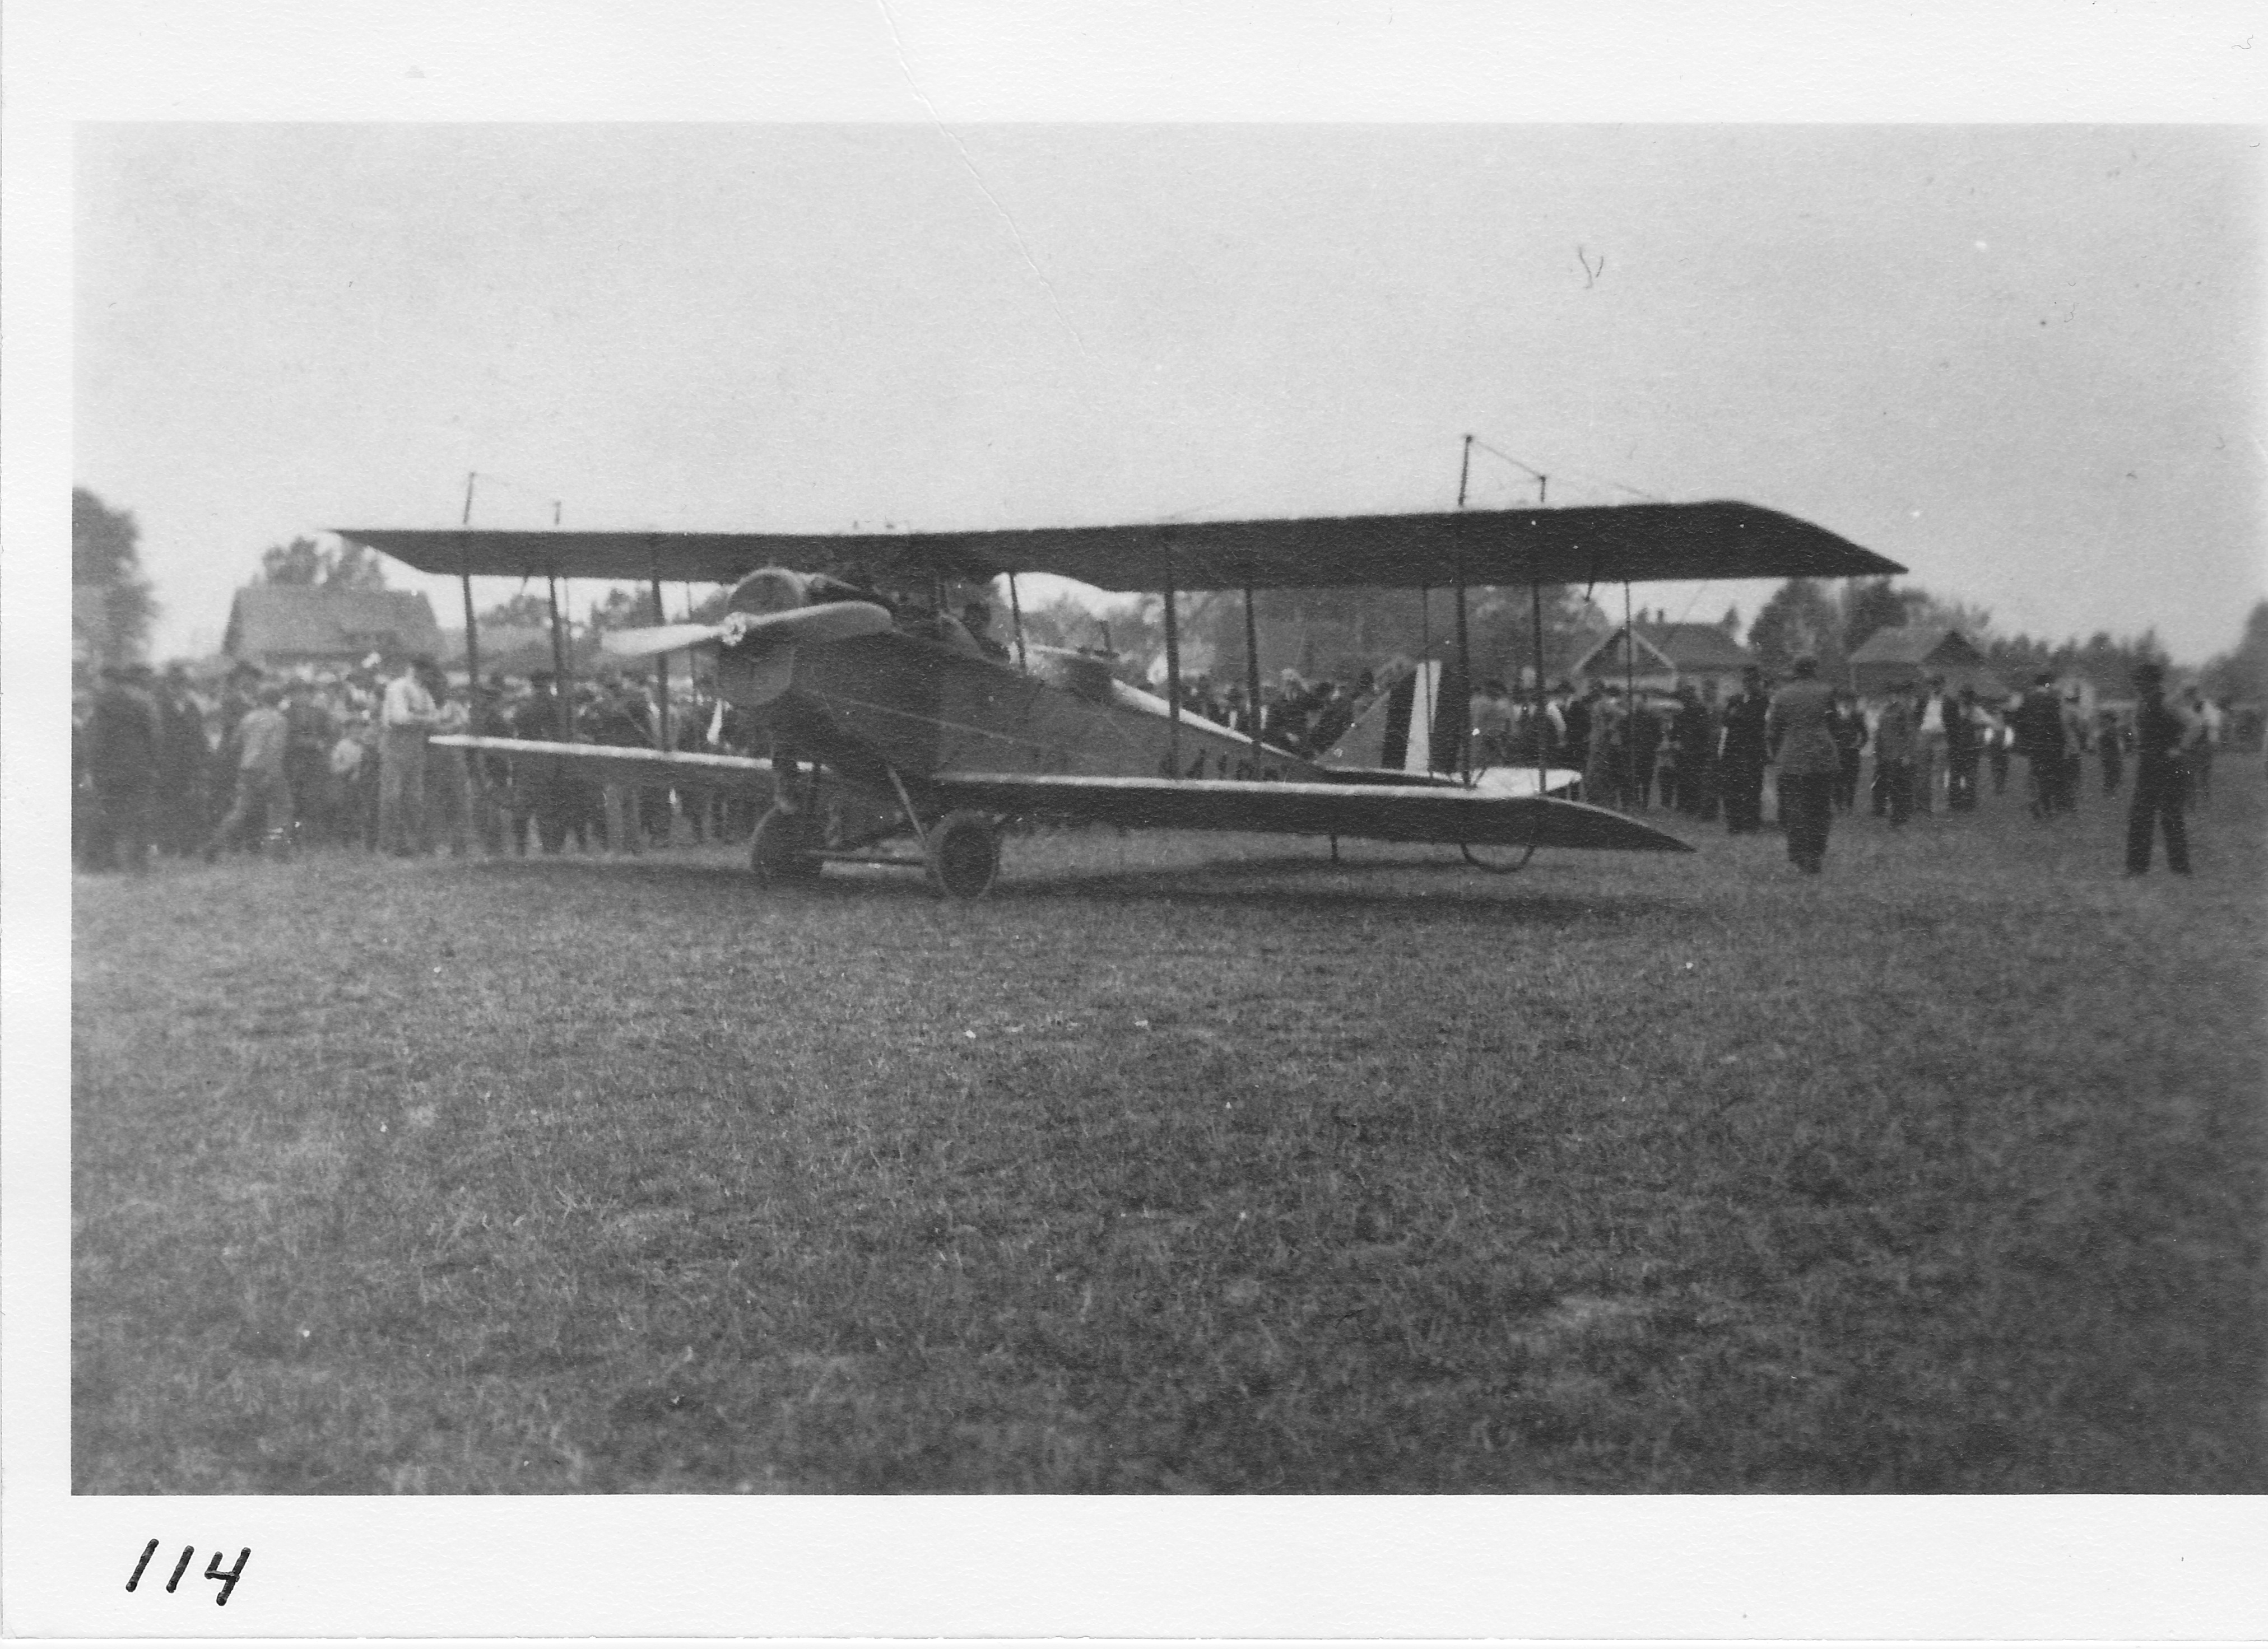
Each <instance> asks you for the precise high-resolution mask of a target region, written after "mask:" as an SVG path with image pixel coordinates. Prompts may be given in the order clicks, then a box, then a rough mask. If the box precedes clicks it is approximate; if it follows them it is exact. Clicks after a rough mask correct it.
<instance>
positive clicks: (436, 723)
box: [424, 669, 473, 858]
mask: <svg viewBox="0 0 2268 1649" xmlns="http://www.w3.org/2000/svg"><path fill="white" fill-rule="evenodd" d="M424 688H425V692H426V695H427V696H428V697H430V698H431V699H432V701H433V725H432V726H431V728H429V729H428V730H427V732H428V738H429V740H430V738H431V734H433V733H462V732H468V731H469V730H470V728H471V726H472V725H473V723H472V711H471V710H469V709H468V707H467V705H466V703H465V701H464V700H463V699H462V698H460V697H459V696H457V695H456V694H455V693H453V691H451V689H450V687H449V681H448V678H447V677H446V676H445V675H443V674H441V672H440V671H439V670H438V669H437V670H435V671H433V672H432V673H431V674H428V675H427V676H426V677H425V679H424ZM425 806H426V814H425V836H426V839H427V840H428V841H431V842H433V843H440V842H441V841H443V840H445V839H446V841H447V842H448V843H449V857H450V858H464V857H465V855H466V854H467V853H468V852H469V851H470V850H471V844H472V830H473V782H472V776H471V774H470V772H469V771H468V769H467V767H466V762H465V753H464V752H463V751H462V750H456V749H451V748H448V747H442V748H439V749H436V748H435V747H433V745H432V744H431V742H428V743H427V745H426V747H425Z"/></svg>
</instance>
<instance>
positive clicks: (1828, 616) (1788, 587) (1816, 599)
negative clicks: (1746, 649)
mask: <svg viewBox="0 0 2268 1649" xmlns="http://www.w3.org/2000/svg"><path fill="white" fill-rule="evenodd" d="M1842 616H1843V615H1841V614H1840V613H1838V612H1837V610H1836V607H1835V603H1834V602H1833V601H1832V600H1830V599H1829V597H1828V595H1827V593H1826V592H1825V591H1823V590H1822V589H1821V588H1820V587H1819V583H1818V581H1817V580H1816V579H1814V578H1790V579H1789V580H1788V581H1787V582H1786V584H1783V585H1780V587H1779V588H1778V589H1777V590H1775V591H1773V592H1772V595H1771V600H1768V601H1766V602H1765V603H1764V609H1763V611H1761V612H1759V613H1758V614H1757V615H1756V622H1755V623H1753V624H1751V625H1749V646H1750V647H1751V648H1753V649H1755V651H1756V656H1757V658H1758V659H1761V660H1762V661H1763V663H1764V668H1765V669H1767V670H1771V671H1774V672H1785V671H1786V669H1787V667H1788V666H1790V665H1792V664H1793V663H1794V662H1795V661H1796V660H1797V659H1800V658H1801V657H1803V656H1804V655H1805V654H1807V653H1808V654H1809V655H1810V656H1811V657H1813V658H1815V659H1818V660H1819V665H1820V668H1821V670H1822V672H1823V673H1824V674H1828V675H1830V676H1832V674H1833V673H1834V672H1835V670H1836V669H1837V668H1838V667H1839V666H1841V664H1842V662H1843V648H1842V631H1843V623H1842Z"/></svg>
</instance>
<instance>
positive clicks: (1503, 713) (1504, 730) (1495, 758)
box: [1317, 677, 1512, 768]
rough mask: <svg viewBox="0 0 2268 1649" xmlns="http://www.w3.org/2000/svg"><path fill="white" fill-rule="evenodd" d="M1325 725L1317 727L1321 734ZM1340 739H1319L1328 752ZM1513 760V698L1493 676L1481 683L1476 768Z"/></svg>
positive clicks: (1333, 736)
mask: <svg viewBox="0 0 2268 1649" xmlns="http://www.w3.org/2000/svg"><path fill="white" fill-rule="evenodd" d="M1322 725H1325V724H1323V723H1321V722H1319V723H1318V724H1317V726H1318V731H1319V732H1320V729H1321V727H1322ZM1342 731H1343V730H1342ZM1337 738H1338V734H1337V732H1333V733H1332V734H1331V737H1330V738H1329V740H1322V739H1321V738H1320V737H1319V739H1318V744H1319V746H1320V747H1321V748H1322V749H1326V750H1328V749H1329V748H1330V747H1331V745H1332V744H1333V743H1335V742H1337ZM1511 759H1512V695H1511V694H1510V693H1509V692H1508V691H1507V690H1506V688H1505V685H1504V683H1503V682H1501V681H1498V680H1496V679H1495V678H1494V677H1491V678H1490V679H1489V680H1488V681H1484V682H1483V683H1482V684H1481V696H1480V698H1479V699H1478V700H1477V701H1476V703H1474V705H1473V765H1474V766H1475V767H1483V768H1484V767H1502V766H1504V765H1505V763H1506V762H1509V761H1511Z"/></svg>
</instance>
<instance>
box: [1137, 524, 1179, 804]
mask: <svg viewBox="0 0 2268 1649" xmlns="http://www.w3.org/2000/svg"><path fill="white" fill-rule="evenodd" d="M1174 605H1175V603H1174V539H1173V534H1170V533H1169V534H1167V535H1166V765H1167V767H1169V768H1171V769H1173V774H1174V777H1175V778H1179V777H1181V776H1182V629H1181V623H1180V621H1179V620H1178V618H1177V617H1176V616H1175V612H1174ZM1145 674H1146V672H1145Z"/></svg>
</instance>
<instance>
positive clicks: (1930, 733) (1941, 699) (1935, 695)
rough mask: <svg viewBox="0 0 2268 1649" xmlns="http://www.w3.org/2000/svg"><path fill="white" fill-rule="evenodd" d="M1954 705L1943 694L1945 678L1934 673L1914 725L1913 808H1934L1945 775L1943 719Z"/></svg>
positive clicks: (1926, 811) (1935, 807) (1916, 809)
mask: <svg viewBox="0 0 2268 1649" xmlns="http://www.w3.org/2000/svg"><path fill="white" fill-rule="evenodd" d="M1952 708H1953V705H1952V701H1950V700H1949V699H1948V698H1947V697H1946V696H1945V678H1944V677H1943V676H1941V675H1933V676H1932V677H1930V679H1929V685H1928V687H1927V688H1926V690H1925V691H1924V693H1923V696H1922V701H1921V706H1920V711H1919V718H1918V720H1917V722H1916V723H1915V725H1914V811H1915V812H1916V813H1935V812H1936V811H1937V797H1938V792H1939V791H1940V790H1941V789H1942V788H1943V787H1944V784H1945V777H1946V762H1945V756H1946V742H1947V740H1946V731H1945V718H1946V717H1947V715H1948V713H1949V712H1950V711H1951V710H1952Z"/></svg>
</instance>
